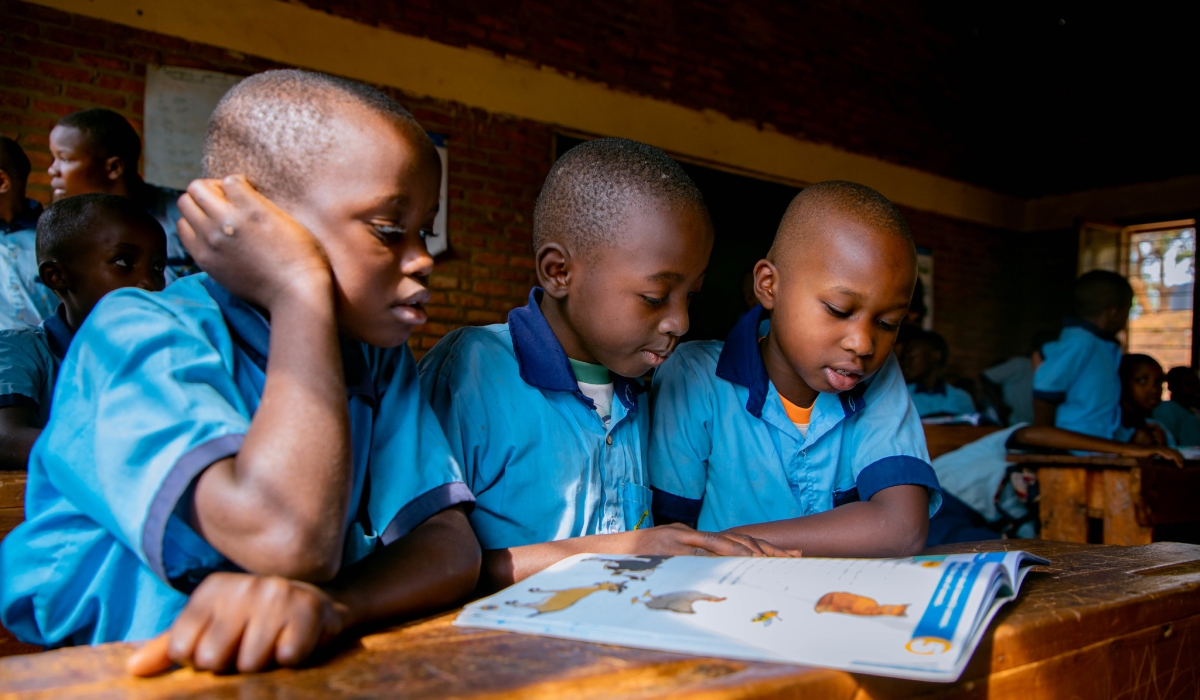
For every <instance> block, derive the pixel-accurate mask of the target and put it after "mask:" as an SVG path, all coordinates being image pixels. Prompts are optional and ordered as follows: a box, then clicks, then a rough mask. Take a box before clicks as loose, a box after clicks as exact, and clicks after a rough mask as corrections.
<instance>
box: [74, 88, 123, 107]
mask: <svg viewBox="0 0 1200 700" xmlns="http://www.w3.org/2000/svg"><path fill="white" fill-rule="evenodd" d="M65 96H66V97H69V98H70V99H72V100H81V101H84V102H91V103H92V104H93V105H95V106H98V107H108V108H109V109H118V110H119V109H122V108H124V107H125V96H124V95H119V94H117V93H114V92H101V91H99V90H89V89H88V88H83V87H77V86H75V85H68V86H67V89H66V92H65Z"/></svg>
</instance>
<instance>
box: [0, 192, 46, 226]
mask: <svg viewBox="0 0 1200 700" xmlns="http://www.w3.org/2000/svg"><path fill="white" fill-rule="evenodd" d="M41 215H42V204H41V202H39V201H37V200H36V199H27V200H25V211H23V212H21V213H20V214H17V216H16V218H15V219H13V220H12V221H0V233H12V232H13V231H26V230H29V229H36V228H37V222H38V217H40V216H41Z"/></svg>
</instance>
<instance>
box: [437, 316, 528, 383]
mask: <svg viewBox="0 0 1200 700" xmlns="http://www.w3.org/2000/svg"><path fill="white" fill-rule="evenodd" d="M508 362H511V363H512V365H513V366H514V367H515V366H516V353H515V351H514V350H513V344H512V334H511V333H510V332H509V329H508V324H506V323H495V324H492V325H490V326H467V327H464V328H457V329H455V330H452V331H450V332H449V333H447V334H446V336H445V337H444V338H442V339H441V340H439V341H438V343H437V345H434V346H433V348H432V349H431V350H430V351H429V352H427V353H425V357H423V358H421V362H420V364H419V368H420V372H421V374H422V375H425V374H427V373H429V372H438V373H440V374H443V375H447V374H457V373H458V372H459V370H460V369H461V368H462V366H463V365H469V366H470V367H472V368H482V369H483V370H485V371H487V372H495V371H497V370H501V369H504V368H505V367H506V364H505V363H508Z"/></svg>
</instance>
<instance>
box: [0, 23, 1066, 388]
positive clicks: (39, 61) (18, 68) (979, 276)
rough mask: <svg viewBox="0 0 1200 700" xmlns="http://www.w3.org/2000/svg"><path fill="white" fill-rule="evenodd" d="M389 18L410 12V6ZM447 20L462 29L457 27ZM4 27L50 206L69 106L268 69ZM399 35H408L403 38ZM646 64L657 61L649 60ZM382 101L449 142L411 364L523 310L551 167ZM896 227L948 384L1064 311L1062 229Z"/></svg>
mask: <svg viewBox="0 0 1200 700" xmlns="http://www.w3.org/2000/svg"><path fill="white" fill-rule="evenodd" d="M380 5H381V6H383V4H382V3H380ZM394 5H395V6H396V7H401V8H405V7H407V8H410V9H411V8H412V7H417V5H416V4H415V0H414V3H413V4H404V3H396V4H394ZM522 7H523V8H526V9H525V10H522V12H525V11H528V12H541V13H542V14H543V15H546V13H547V12H549V14H548V15H546V16H548V17H551V18H553V17H556V16H557V15H556V14H555V12H553V11H549V10H547V9H546V8H542V9H538V7H540V6H536V5H534V4H532V3H524V4H522ZM648 8H649V9H647V10H646V11H647V12H653V11H654V9H653V6H648ZM829 11H833V10H829ZM405 12H408V10H405ZM418 14H419V16H420V17H422V18H424V21H426V22H427V24H428V26H434V25H437V24H438V23H441V25H439V26H442V25H444V26H445V27H447V28H449V29H447V30H446V32H444V33H438V32H432V31H430V32H426V33H429V34H431V35H432V36H433V38H435V39H438V40H445V41H448V42H450V43H463V42H465V41H466V40H465V39H463V38H462V36H459V34H454V33H453V32H459V33H461V34H462V35H463V36H471V37H474V38H473V39H472V43H480V42H483V43H486V42H505V41H507V42H509V43H510V44H511V45H512V46H513V47H517V46H523V47H525V48H526V49H528V50H533V48H534V47H540V48H538V50H545V51H549V52H551V53H553V52H572V51H575V49H573V48H572V47H571V40H566V39H563V38H562V37H564V36H568V34H567V33H566V32H565V31H564V32H562V33H560V34H555V35H554V36H553V37H549V38H547V37H542V36H541V35H540V34H537V33H534V34H532V35H530V36H524V35H522V36H523V38H522V39H520V40H519V41H515V42H514V41H513V40H512V39H513V37H514V36H515V35H513V34H511V32H514V31H516V28H515V27H514V25H513V24H512V20H511V18H509V19H506V20H505V21H500V20H497V19H495V18H494V17H493V16H492V15H486V14H480V13H475V14H469V13H468V14H455V13H454V12H450V11H445V10H443V9H439V10H438V12H437V13H434V12H433V11H432V10H427V11H423V12H421V13H418ZM413 16H414V17H416V16H417V15H413ZM454 17H466V18H473V19H472V21H471V22H470V24H469V25H465V24H460V23H459V20H457V19H453V18H454ZM621 17H625V15H621ZM0 18H2V20H3V21H2V22H0V133H3V134H5V135H8V136H12V137H14V138H17V139H18V141H19V142H20V143H21V144H22V146H24V148H25V149H26V151H27V152H28V153H29V155H30V158H31V160H32V161H33V163H34V169H35V173H34V175H33V176H32V178H31V189H30V194H31V196H33V197H35V198H37V199H40V200H41V201H43V202H46V201H48V200H49V194H50V192H49V181H48V177H47V176H46V173H45V170H46V168H47V167H48V166H49V164H50V160H51V159H50V155H49V152H48V147H47V138H48V134H49V131H50V129H51V127H53V125H54V123H55V121H56V120H57V119H58V118H59V117H60V116H61V115H63V114H66V113H69V112H72V111H75V110H78V109H83V108H87V107H93V106H104V107H109V108H111V109H115V110H117V111H118V112H121V113H122V114H124V115H125V116H126V117H128V118H129V120H130V121H131V122H132V123H133V124H134V126H135V127H137V128H138V129H140V128H141V119H142V111H143V93H144V89H145V82H144V80H145V72H146V65H147V64H148V63H155V64H163V65H175V66H186V67H194V68H203V69H209V70H218V71H224V72H228V73H235V74H249V73H253V72H256V71H260V70H265V69H267V68H271V67H276V66H277V64H274V63H272V62H270V61H266V60H263V59H260V58H256V57H253V56H244V55H241V54H237V53H234V52H229V51H226V50H224V49H219V48H216V47H212V46H205V45H200V44H194V43H191V42H187V41H183V40H180V39H175V38H172V37H167V36H163V35H158V34H153V33H150V32H143V31H138V30H134V29H130V28H127V27H123V26H119V25H115V24H111V23H107V22H102V21H97V20H91V19H88V18H85V17H81V16H77V15H71V14H67V13H63V12H58V11H55V10H50V9H46V8H43V7H40V6H36V5H30V4H27V3H22V2H15V1H14V0H0ZM558 19H559V20H562V21H564V22H566V21H567V19H563V18H562V17H559V18H558ZM619 19H620V17H617V19H614V20H613V21H617V20H619ZM626 19H628V18H626ZM464 21H465V20H464ZM555 21H558V20H555ZM622 21H624V20H622ZM681 21H682V20H681ZM389 23H391V21H390V20H389V22H384V24H389ZM422 26H425V25H422ZM564 26H567V25H564ZM570 26H574V25H570ZM401 28H402V29H405V28H406V29H411V30H412V31H416V29H415V28H414V27H413V26H409V25H405V26H404V27H401ZM451 29H452V30H453V31H451ZM439 31H440V30H439ZM581 31H582V30H581ZM447 32H448V33H447ZM506 32H508V33H506ZM504 37H509V38H508V39H505V38H504ZM543 39H544V41H543ZM627 40H628V41H629V42H630V45H631V46H632V45H635V44H636V45H637V47H638V48H636V49H635V50H632V52H630V51H624V50H622V51H616V50H615V49H614V52H613V54H612V56H611V57H610V58H611V60H612V61H614V62H617V63H620V64H621V65H622V66H626V67H625V68H619V67H618V66H616V65H615V64H614V65H613V66H609V65H608V63H606V62H604V61H601V62H600V63H598V64H597V65H596V67H595V70H597V71H609V72H610V74H609V77H610V78H612V79H614V80H615V79H618V78H622V77H624V78H628V80H629V81H631V84H633V86H634V87H642V86H641V84H640V83H638V82H637V81H640V80H642V79H643V77H644V76H643V75H642V74H643V73H646V74H656V73H655V71H654V70H645V71H640V70H633V69H632V68H630V67H629V66H633V65H635V64H637V62H638V61H642V60H645V61H646V62H647V63H648V64H650V65H657V64H656V63H655V61H657V60H658V58H659V57H660V55H661V56H673V55H675V54H674V53H673V52H671V51H669V50H667V49H666V48H663V47H661V46H659V47H658V48H653V46H654V44H653V42H650V43H648V44H644V42H640V41H635V38H634V37H633V35H630V37H629V38H628V39H627ZM614 41H615V40H614ZM643 44H644V45H643ZM497 46H499V44H497ZM553 47H557V48H553ZM618 48H619V47H618ZM514 50H515V49H514ZM647 51H651V52H657V53H655V54H654V55H653V56H651V55H649V54H646V53H645V52H647ZM739 55H740V54H739ZM679 56H680V57H681V58H680V59H679V60H691V59H698V58H699V57H698V56H695V55H693V54H692V53H689V52H682V51H681V52H679ZM639 57H640V58H639ZM606 60H608V59H606ZM721 60H726V61H732V60H733V59H732V58H731V57H728V56H727V57H725V58H724V59H721ZM815 65H818V66H819V65H821V63H820V62H818V63H817V64H815ZM618 68H619V69H618ZM729 70H730V71H732V70H733V68H732V64H731V66H730V68H729ZM613 71H615V72H613ZM659 72H661V71H659ZM881 75H882V76H884V77H886V76H887V75H889V73H886V72H885V73H883V74H881ZM710 77H711V80H712V81H714V82H712V84H711V85H708V87H707V88H703V89H701V87H697V88H696V89H695V91H694V92H693V95H694V98H695V99H696V100H700V99H701V98H702V97H703V94H704V91H705V90H708V91H709V92H711V93H712V94H713V95H717V96H720V95H722V94H723V89H718V88H716V87H714V86H716V85H719V81H718V78H717V77H716V76H710ZM665 79H666V78H665V77H664V80H665ZM721 79H724V78H721ZM880 79H883V78H880ZM667 82H670V81H669V80H668V81H667ZM735 82H736V81H735ZM755 89H758V88H755ZM388 91H389V92H390V93H391V94H393V95H394V96H395V97H396V98H397V99H399V100H400V101H401V102H402V103H404V104H405V105H407V106H408V107H409V108H410V109H412V110H413V112H414V113H415V114H416V116H417V118H418V119H419V120H420V121H421V123H422V124H423V125H425V127H426V128H428V129H429V130H431V131H437V132H440V133H444V134H446V135H447V137H448V140H449V146H450V174H449V177H450V212H449V228H450V250H449V251H448V252H447V253H446V254H444V255H442V256H440V257H439V258H438V260H437V265H436V268H435V273H434V276H433V278H432V279H431V286H432V287H433V299H432V300H431V302H430V304H429V307H428V308H429V314H430V322H429V323H428V324H426V325H425V326H423V327H422V328H420V329H418V332H417V333H416V334H414V337H413V340H412V341H411V346H412V348H413V350H414V352H416V353H417V354H421V353H423V351H424V350H426V349H428V348H429V347H432V345H433V344H434V343H435V342H437V340H438V338H440V337H441V336H443V335H444V334H445V333H447V332H448V331H449V330H450V329H453V328H455V327H458V326H461V325H465V324H482V323H492V322H498V321H502V320H503V319H504V317H505V315H506V313H507V312H508V310H509V309H511V308H513V307H514V306H518V305H521V304H523V303H524V301H525V297H526V295H527V293H528V290H529V287H530V285H531V284H532V283H533V280H534V275H533V269H532V268H533V259H532V251H531V250H530V241H531V233H532V222H531V219H532V215H533V205H534V201H535V199H536V196H537V191H538V189H539V187H540V186H541V182H542V180H543V178H544V177H545V174H546V172H547V171H548V169H549V167H550V165H551V162H552V159H553V132H552V129H551V128H550V127H549V126H547V125H544V124H540V123H536V122H531V121H527V120H519V119H512V118H507V117H501V116H497V115H494V114H490V113H487V112H484V111H482V110H478V109H472V108H469V107H466V106H463V105H461V104H455V103H449V102H443V101H437V100H429V99H422V98H416V97H414V96H412V95H407V94H405V93H403V92H402V91H399V90H390V89H389V90H388ZM768 92H769V91H768ZM885 96H886V95H885ZM713 99H714V100H715V101H714V105H722V106H728V105H729V104H731V102H728V101H725V100H726V99H727V98H725V97H722V98H721V99H720V100H717V99H716V98H715V97H714V98H713ZM730 99H732V98H730ZM735 101H736V100H735ZM814 108H815V107H814ZM733 113H737V111H736V110H733ZM773 119H775V117H773V116H771V117H770V118H768V119H767V121H771V120H773ZM846 128H847V129H848V130H849V131H848V133H849V136H848V138H851V139H854V138H857V136H855V135H854V134H855V133H857V131H856V130H857V129H858V128H859V127H857V126H853V125H849V124H848V125H847V126H846ZM879 138H884V136H883V135H880V136H879ZM890 138H891V139H895V140H896V143H897V148H905V147H907V146H906V145H905V144H909V145H911V144H912V143H915V142H912V141H909V140H906V139H905V138H900V137H896V136H895V135H894V134H893V135H892V137H890ZM889 142H890V141H889ZM914 153H915V152H914ZM905 215H906V216H907V217H908V219H909V221H910V223H911V225H912V228H913V231H914V233H915V235H916V238H917V241H918V243H920V244H921V245H926V246H929V247H930V248H933V250H934V256H935V282H934V294H935V302H934V303H935V325H936V328H937V330H939V331H940V332H942V333H943V334H945V335H946V336H947V339H948V340H949V342H950V345H951V347H952V348H953V354H954V359H953V360H952V369H953V370H954V371H956V372H957V373H959V374H963V375H968V376H969V375H973V374H974V373H976V372H978V371H979V370H980V369H982V368H983V367H985V366H987V364H989V363H990V362H992V361H993V360H995V359H997V358H1000V357H1003V356H1005V355H1008V354H1011V353H1015V352H1020V351H1021V350H1022V349H1023V346H1024V344H1025V343H1026V342H1027V339H1028V335H1029V334H1030V333H1032V331H1033V329H1034V328H1035V327H1036V326H1037V325H1039V324H1041V323H1043V322H1044V320H1042V317H1043V316H1044V317H1045V318H1046V319H1049V322H1052V321H1053V319H1054V318H1056V317H1057V316H1058V314H1059V313H1060V312H1059V311H1058V310H1056V309H1055V307H1054V302H1053V299H1056V298H1058V297H1060V296H1061V292H1062V290H1061V289H1058V288H1059V287H1062V283H1063V282H1064V280H1065V284H1066V285H1068V288H1069V284H1070V279H1071V277H1073V275H1074V245H1075V244H1074V238H1073V233H1072V232H1062V233H1059V234H1054V235H1050V234H1046V235H1042V234H1038V235H1032V234H1028V235H1020V234H1013V233H1011V232H1005V231H1001V230H996V229H990V228H987V227H984V226H980V225H976V224H970V223H966V222H961V221H956V220H952V219H948V218H946V217H942V216H938V215H934V214H930V213H926V212H918V211H914V210H906V211H905ZM1047 236H1049V237H1047ZM1055 236H1057V237H1055ZM1047 241H1048V242H1047ZM1056 241H1057V243H1056ZM1056 285H1057V286H1056ZM1039 314H1040V315H1039Z"/></svg>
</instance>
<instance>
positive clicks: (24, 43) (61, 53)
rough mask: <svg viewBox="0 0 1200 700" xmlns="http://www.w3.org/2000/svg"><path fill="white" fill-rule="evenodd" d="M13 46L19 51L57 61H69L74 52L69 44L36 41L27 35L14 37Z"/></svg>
mask: <svg viewBox="0 0 1200 700" xmlns="http://www.w3.org/2000/svg"><path fill="white" fill-rule="evenodd" d="M12 47H13V49H14V50H15V51H17V52H18V53H22V54H25V55H27V56H33V57H34V58H51V59H54V60H56V61H69V60H71V56H72V55H74V52H73V51H72V50H71V49H70V47H67V46H60V45H58V44H51V43H49V42H45V41H34V40H32V39H27V38H25V37H21V36H17V37H13V43H12Z"/></svg>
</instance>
